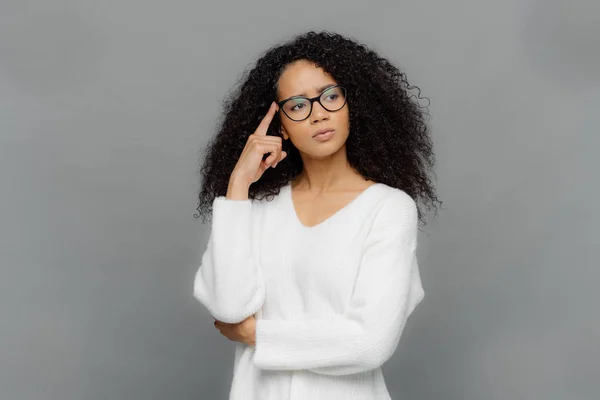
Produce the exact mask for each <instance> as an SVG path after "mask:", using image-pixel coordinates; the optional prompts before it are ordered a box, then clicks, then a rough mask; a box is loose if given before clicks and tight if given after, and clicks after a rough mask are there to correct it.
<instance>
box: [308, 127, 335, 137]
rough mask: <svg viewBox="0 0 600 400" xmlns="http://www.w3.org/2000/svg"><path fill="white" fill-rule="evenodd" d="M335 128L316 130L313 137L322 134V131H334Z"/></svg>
mask: <svg viewBox="0 0 600 400" xmlns="http://www.w3.org/2000/svg"><path fill="white" fill-rule="evenodd" d="M333 130H334V129H332V128H328V129H321V130H318V131H316V132H315V133H314V134H313V135H312V137H315V136H317V135H320V134H321V133H326V132H331V131H333Z"/></svg>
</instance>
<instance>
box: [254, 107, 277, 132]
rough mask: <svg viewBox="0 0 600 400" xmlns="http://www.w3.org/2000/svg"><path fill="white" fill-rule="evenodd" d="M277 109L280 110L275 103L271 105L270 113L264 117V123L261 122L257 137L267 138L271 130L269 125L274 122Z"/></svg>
mask: <svg viewBox="0 0 600 400" xmlns="http://www.w3.org/2000/svg"><path fill="white" fill-rule="evenodd" d="M277 108H278V106H277V104H276V103H275V102H273V103H271V107H269V111H268V112H267V114H266V115H265V116H264V117H263V119H262V121H260V124H259V125H258V128H257V129H256V134H257V135H263V136H265V135H266V134H267V130H268V129H269V124H270V123H271V121H272V120H273V116H275V112H276V111H277Z"/></svg>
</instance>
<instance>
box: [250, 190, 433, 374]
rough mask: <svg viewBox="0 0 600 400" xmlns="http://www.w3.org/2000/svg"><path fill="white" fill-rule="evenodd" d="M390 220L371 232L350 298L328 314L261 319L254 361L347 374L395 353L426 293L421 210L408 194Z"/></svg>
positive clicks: (265, 366) (266, 365)
mask: <svg viewBox="0 0 600 400" xmlns="http://www.w3.org/2000/svg"><path fill="white" fill-rule="evenodd" d="M402 201H403V202H404V204H403V205H402V206H401V207H400V209H399V210H398V211H397V212H395V213H393V215H391V216H390V218H391V220H388V221H385V222H383V223H377V224H374V225H373V228H372V230H371V232H370V233H369V235H368V237H367V239H366V243H365V248H364V250H363V256H362V259H361V264H360V270H359V274H358V277H357V280H356V284H355V288H354V291H353V294H352V298H351V301H350V303H349V305H348V307H347V309H346V310H345V312H344V313H343V314H340V315H336V316H335V317H332V318H329V319H310V320H292V321H290V320H265V319H258V320H257V321H256V347H255V353H254V363H255V364H256V365H257V366H258V367H260V368H262V369H273V370H295V369H308V370H311V371H313V372H316V373H320V374H325V375H346V374H354V373H359V372H364V371H367V370H370V369H374V368H377V367H379V366H381V365H382V364H383V363H384V362H385V361H387V360H388V359H389V358H390V357H391V356H392V354H393V353H394V351H395V349H396V347H397V345H398V343H399V339H400V336H401V333H402V331H403V328H404V325H405V323H406V320H407V318H408V316H409V315H410V314H411V313H412V311H413V310H414V308H415V307H416V305H417V304H418V303H420V302H421V300H422V299H423V297H424V291H423V288H422V286H421V280H420V277H419V271H418V265H417V259H416V247H417V225H418V218H417V210H416V205H415V203H414V201H413V200H412V199H411V198H409V197H408V195H406V196H405V197H402Z"/></svg>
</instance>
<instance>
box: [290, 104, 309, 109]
mask: <svg viewBox="0 0 600 400" xmlns="http://www.w3.org/2000/svg"><path fill="white" fill-rule="evenodd" d="M298 106H303V107H305V106H306V104H304V103H296V105H295V106H293V107H292V109H291V110H292V111H298V110H299V109H298V108H296V107H298Z"/></svg>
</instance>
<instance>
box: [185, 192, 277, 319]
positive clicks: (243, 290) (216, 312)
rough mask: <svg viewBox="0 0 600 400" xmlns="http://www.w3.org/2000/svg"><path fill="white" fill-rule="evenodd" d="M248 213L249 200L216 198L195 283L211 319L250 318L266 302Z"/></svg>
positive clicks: (249, 211)
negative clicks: (207, 238) (206, 242)
mask: <svg viewBox="0 0 600 400" xmlns="http://www.w3.org/2000/svg"><path fill="white" fill-rule="evenodd" d="M251 211H252V201H251V200H250V199H248V200H231V199H227V198H226V197H223V196H220V197H217V198H215V200H214V202H213V220H212V228H211V232H210V236H209V240H208V245H207V248H206V251H205V252H204V254H203V255H202V261H201V264H200V267H199V268H198V271H197V273H196V276H195V279H194V297H195V298H196V299H198V301H200V302H201V303H202V304H203V305H204V306H205V307H206V308H207V309H208V311H209V312H210V313H211V314H212V316H213V317H215V318H216V319H218V320H220V321H223V322H227V323H237V322H241V321H243V320H244V319H246V318H248V317H249V316H251V315H253V314H254V313H256V312H257V311H258V310H259V309H260V308H261V306H262V305H263V302H264V299H265V285H264V282H263V278H262V274H261V271H260V268H258V264H257V262H256V257H255V252H254V251H253V248H252V243H253V242H252V240H251V239H252V234H253V231H252V213H251Z"/></svg>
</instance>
